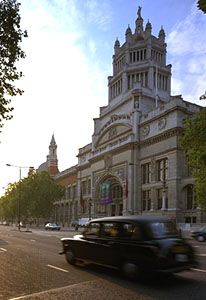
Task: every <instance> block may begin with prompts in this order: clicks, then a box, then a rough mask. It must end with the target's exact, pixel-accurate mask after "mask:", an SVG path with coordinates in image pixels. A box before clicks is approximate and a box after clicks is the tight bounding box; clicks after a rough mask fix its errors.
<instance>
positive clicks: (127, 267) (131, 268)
mask: <svg viewBox="0 0 206 300" xmlns="http://www.w3.org/2000/svg"><path fill="white" fill-rule="evenodd" d="M122 271H123V274H124V275H125V276H126V277H127V278H130V279H134V278H135V277H137V276H138V273H139V268H138V266H137V265H136V264H134V263H133V262H124V263H123V265H122Z"/></svg>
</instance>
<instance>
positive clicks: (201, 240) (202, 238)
mask: <svg viewBox="0 0 206 300" xmlns="http://www.w3.org/2000/svg"><path fill="white" fill-rule="evenodd" d="M197 240H198V242H204V240H205V238H204V236H201V235H199V236H198V237H197Z"/></svg>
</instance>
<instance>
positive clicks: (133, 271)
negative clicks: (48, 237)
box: [59, 216, 197, 277]
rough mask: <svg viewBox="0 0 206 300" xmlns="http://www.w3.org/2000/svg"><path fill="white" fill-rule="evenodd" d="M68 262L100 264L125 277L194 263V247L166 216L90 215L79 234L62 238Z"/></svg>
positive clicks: (179, 267)
mask: <svg viewBox="0 0 206 300" xmlns="http://www.w3.org/2000/svg"><path fill="white" fill-rule="evenodd" d="M61 243H62V248H63V249H62V251H61V252H59V253H60V254H65V257H66V260H67V262H68V263H70V264H75V263H78V262H84V263H95V264H101V265H105V266H109V267H113V268H117V269H119V270H121V271H122V272H123V273H124V274H125V275H127V276H128V277H136V275H140V274H143V273H144V274H153V273H155V272H162V273H176V272H180V271H183V270H187V269H190V268H192V267H195V266H197V262H196V261H195V256H194V249H193V248H192V246H191V245H190V244H189V243H188V242H187V241H186V240H184V239H183V238H182V237H181V236H180V235H179V233H178V230H177V228H176V226H175V224H174V222H172V221H171V220H170V219H168V218H165V217H150V216H146V217H144V216H119V217H104V218H99V219H93V220H92V221H90V222H89V224H88V225H87V227H86V228H85V230H84V231H83V232H82V234H80V235H76V236H74V237H73V238H62V239H61Z"/></svg>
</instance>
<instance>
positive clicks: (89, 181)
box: [87, 179, 91, 194]
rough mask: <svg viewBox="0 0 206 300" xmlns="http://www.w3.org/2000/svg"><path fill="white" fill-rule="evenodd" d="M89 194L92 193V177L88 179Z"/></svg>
mask: <svg viewBox="0 0 206 300" xmlns="http://www.w3.org/2000/svg"><path fill="white" fill-rule="evenodd" d="M87 191H88V194H91V179H88V189H87Z"/></svg>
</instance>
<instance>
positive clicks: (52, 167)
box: [47, 134, 59, 176]
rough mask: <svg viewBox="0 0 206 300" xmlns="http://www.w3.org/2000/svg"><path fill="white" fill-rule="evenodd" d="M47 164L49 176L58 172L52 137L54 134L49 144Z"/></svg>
mask: <svg viewBox="0 0 206 300" xmlns="http://www.w3.org/2000/svg"><path fill="white" fill-rule="evenodd" d="M47 166H48V173H49V174H50V175H51V176H55V175H56V174H57V173H59V170H58V159H57V144H56V141H55V138H54V134H53V135H52V138H51V142H50V145H49V155H47Z"/></svg>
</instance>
